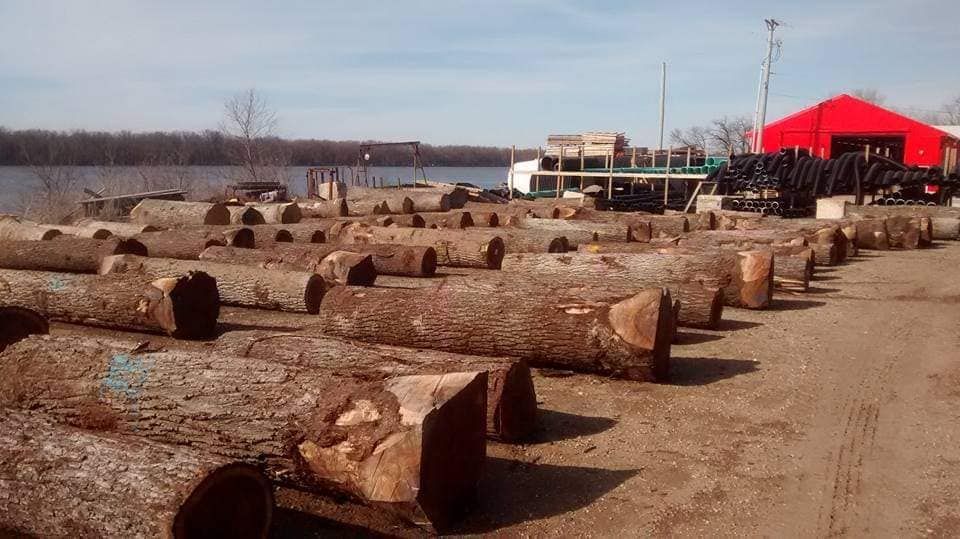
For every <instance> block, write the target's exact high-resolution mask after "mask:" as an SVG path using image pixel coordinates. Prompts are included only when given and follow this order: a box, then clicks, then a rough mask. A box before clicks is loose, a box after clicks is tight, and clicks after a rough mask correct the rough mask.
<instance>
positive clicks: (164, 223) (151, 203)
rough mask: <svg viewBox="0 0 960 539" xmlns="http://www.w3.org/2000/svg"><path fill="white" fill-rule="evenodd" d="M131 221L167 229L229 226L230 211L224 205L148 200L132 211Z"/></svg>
mask: <svg viewBox="0 0 960 539" xmlns="http://www.w3.org/2000/svg"><path fill="white" fill-rule="evenodd" d="M130 220H131V221H133V222H135V223H140V224H142V225H154V226H160V227H166V228H176V227H181V226H187V225H229V224H230V210H228V209H227V207H226V206H224V205H223V204H210V203H207V202H180V201H176V200H157V199H152V198H147V199H144V200H142V201H141V202H140V203H139V204H137V205H136V207H134V208H133V209H132V210H130Z"/></svg>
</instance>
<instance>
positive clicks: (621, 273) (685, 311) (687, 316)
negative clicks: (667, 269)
mask: <svg viewBox="0 0 960 539" xmlns="http://www.w3.org/2000/svg"><path fill="white" fill-rule="evenodd" d="M635 256H636V255H630V254H622V255H617V254H612V255H592V254H587V253H567V254H548V253H540V254H532V253H518V254H508V255H506V256H504V257H503V266H502V269H503V271H504V272H507V273H510V274H511V277H510V280H511V282H519V281H522V282H524V283H540V285H541V286H544V287H550V286H554V287H563V288H578V287H583V288H586V289H588V290H589V293H591V294H592V293H606V294H609V295H610V296H611V297H616V296H619V297H626V296H628V295H631V294H636V293H638V292H640V291H641V290H643V289H645V288H656V287H665V288H667V289H669V290H670V295H671V297H672V298H673V299H674V300H676V301H679V302H680V311H679V316H678V319H677V325H680V326H684V327H693V328H706V329H716V328H717V325H718V324H719V322H720V316H721V315H722V314H723V293H722V291H721V289H720V288H719V287H714V288H708V287H705V286H703V285H702V284H700V283H699V282H697V281H696V279H693V278H691V279H689V280H688V281H687V282H682V281H681V279H682V278H683V276H681V275H659V276H656V277H654V276H651V275H649V274H647V273H645V272H643V271H637V270H636V269H639V268H641V267H642V264H639V265H634V261H633V258H634V257H635ZM640 256H643V255H640ZM635 268H636V269H635Z"/></svg>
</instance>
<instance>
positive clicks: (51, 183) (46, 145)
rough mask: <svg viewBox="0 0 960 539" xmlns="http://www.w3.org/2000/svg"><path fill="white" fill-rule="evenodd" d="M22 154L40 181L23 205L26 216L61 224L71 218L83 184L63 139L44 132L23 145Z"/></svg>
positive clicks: (21, 146) (26, 140)
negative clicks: (78, 190) (79, 189)
mask: <svg viewBox="0 0 960 539" xmlns="http://www.w3.org/2000/svg"><path fill="white" fill-rule="evenodd" d="M20 152H21V154H22V156H23V160H24V162H26V163H27V165H28V166H29V167H30V170H31V172H32V173H33V175H34V176H35V177H36V178H37V180H38V188H37V189H36V190H34V192H32V193H31V194H29V195H28V196H27V197H26V198H25V199H24V200H22V201H21V204H20V205H21V208H20V209H21V213H22V214H23V216H24V217H27V218H30V219H36V220H38V221H41V222H47V223H59V222H61V221H62V220H64V219H66V218H67V217H69V216H70V215H72V214H73V213H74V212H75V211H76V207H75V204H76V201H77V198H78V193H77V192H76V191H77V189H78V188H79V187H80V181H81V175H80V171H79V169H78V168H77V166H76V152H75V151H73V148H71V147H69V145H68V144H67V141H66V140H65V139H64V138H63V137H59V136H56V135H55V134H53V133H50V132H43V131H41V132H37V133H36V136H32V137H29V138H27V139H25V140H24V141H22V142H21V145H20Z"/></svg>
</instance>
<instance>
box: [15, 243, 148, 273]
mask: <svg viewBox="0 0 960 539" xmlns="http://www.w3.org/2000/svg"><path fill="white" fill-rule="evenodd" d="M120 254H133V255H140V256H147V248H146V247H145V246H144V245H143V244H142V243H140V242H139V241H137V240H123V239H119V238H110V239H107V240H94V239H87V238H78V237H76V236H59V237H57V238H56V239H54V240H53V241H0V268H6V269H20V270H43V271H66V272H71V273H96V272H97V269H98V268H99V267H100V259H102V258H103V257H105V256H110V255H120Z"/></svg>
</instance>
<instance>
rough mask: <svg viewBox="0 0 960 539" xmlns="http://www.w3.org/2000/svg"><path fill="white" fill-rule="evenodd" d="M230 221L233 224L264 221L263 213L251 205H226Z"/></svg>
mask: <svg viewBox="0 0 960 539" xmlns="http://www.w3.org/2000/svg"><path fill="white" fill-rule="evenodd" d="M227 210H228V211H229V212H230V223H231V224H234V225H262V224H264V223H266V221H265V220H264V219H263V214H262V213H260V212H259V211H257V209H256V208H253V207H251V206H227Z"/></svg>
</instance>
